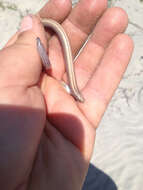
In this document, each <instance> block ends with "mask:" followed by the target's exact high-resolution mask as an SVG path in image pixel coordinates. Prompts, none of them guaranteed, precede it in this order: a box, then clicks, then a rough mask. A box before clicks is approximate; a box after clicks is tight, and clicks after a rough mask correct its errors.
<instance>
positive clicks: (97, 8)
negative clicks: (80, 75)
mask: <svg viewBox="0 0 143 190" xmlns="http://www.w3.org/2000/svg"><path fill="white" fill-rule="evenodd" d="M106 6H107V0H101V1H98V0H89V1H87V0H81V1H80V2H79V3H78V4H77V6H75V8H73V10H72V11H71V13H70V15H69V16H68V18H67V19H66V20H65V21H64V22H63V23H62V26H63V28H64V29H65V31H66V33H67V35H68V37H69V40H70V43H71V48H72V53H73V57H75V56H76V54H77V52H78V51H79V49H80V48H81V46H82V45H83V43H84V42H85V40H86V39H87V37H88V35H89V34H90V33H91V32H92V30H93V27H94V25H95V24H96V22H97V21H98V19H99V17H100V16H101V15H102V13H103V12H104V10H105V9H106ZM49 47H50V49H49V57H50V60H51V63H52V73H53V76H54V77H55V78H57V79H59V80H60V79H61V77H62V75H63V73H64V71H65V67H64V60H63V55H62V49H61V44H60V43H59V41H58V39H57V38H53V39H51V40H50V42H49ZM59 68H60V70H59Z"/></svg>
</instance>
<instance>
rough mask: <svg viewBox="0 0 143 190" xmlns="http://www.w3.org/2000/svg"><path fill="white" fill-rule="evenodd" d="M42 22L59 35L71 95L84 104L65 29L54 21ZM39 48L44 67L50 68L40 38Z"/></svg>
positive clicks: (38, 40)
mask: <svg viewBox="0 0 143 190" xmlns="http://www.w3.org/2000/svg"><path fill="white" fill-rule="evenodd" d="M41 22H42V24H43V26H44V27H46V28H50V29H52V30H53V31H54V32H55V33H56V34H57V35H58V37H59V39H60V42H61V45H62V47H63V53H64V58H65V68H66V72H67V78H68V85H69V88H70V93H71V95H72V96H73V97H74V98H75V99H76V100H77V101H79V102H84V98H83V97H82V95H81V93H80V91H79V89H78V86H77V81H76V77H75V72H74V65H73V58H72V51H71V46H70V43H69V39H68V37H67V35H66V33H65V31H64V29H63V27H62V26H61V25H60V24H59V23H57V22H56V21H54V20H52V19H41ZM37 47H38V51H39V54H40V56H41V59H42V62H43V65H44V67H46V68H49V64H50V62H49V59H48V56H47V55H46V54H45V52H46V51H45V49H44V46H43V45H42V44H41V41H40V39H39V38H37ZM46 64H47V66H46Z"/></svg>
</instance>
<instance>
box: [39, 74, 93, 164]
mask: <svg viewBox="0 0 143 190" xmlns="http://www.w3.org/2000/svg"><path fill="white" fill-rule="evenodd" d="M47 86H48V88H47ZM41 88H42V91H43V94H44V97H45V100H46V101H45V102H46V104H47V116H48V121H49V122H50V123H51V124H53V125H54V127H55V128H56V129H57V130H58V131H59V132H60V133H61V134H62V136H63V137H64V138H65V139H66V140H67V141H68V142H70V143H72V144H73V145H75V146H76V148H77V150H78V149H79V150H80V152H81V153H82V155H83V156H84V159H85V160H86V161H87V162H88V161H89V160H90V158H91V154H92V150H93V145H94V139H95V130H94V129H93V128H92V127H91V125H90V123H89V122H88V121H87V120H86V118H85V117H84V116H83V114H82V113H81V111H80V110H79V109H78V107H77V105H76V104H75V101H74V99H73V98H72V97H71V96H70V95H69V94H67V92H66V91H65V90H64V88H63V87H62V86H61V84H60V83H59V82H58V81H56V80H54V79H53V78H51V77H47V76H46V75H44V77H43V83H42V87H41ZM77 116H78V117H77ZM69 121H70V122H69Z"/></svg>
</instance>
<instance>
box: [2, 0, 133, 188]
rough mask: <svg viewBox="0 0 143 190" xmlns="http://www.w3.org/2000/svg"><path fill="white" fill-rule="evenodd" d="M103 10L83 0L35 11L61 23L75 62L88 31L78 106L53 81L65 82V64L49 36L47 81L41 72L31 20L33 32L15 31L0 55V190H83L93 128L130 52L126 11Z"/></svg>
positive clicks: (56, 1) (55, 0)
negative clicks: (126, 29) (126, 31)
mask: <svg viewBox="0 0 143 190" xmlns="http://www.w3.org/2000/svg"><path fill="white" fill-rule="evenodd" d="M106 6H107V0H100V1H98V0H89V1H86V0H81V1H80V2H79V3H78V4H77V6H76V7H75V8H74V9H73V10H72V11H71V2H70V0H63V1H60V0H51V1H50V2H49V3H47V4H46V6H45V7H44V8H43V9H42V10H41V11H40V12H39V14H40V16H41V17H45V18H52V19H55V20H56V21H58V22H60V23H61V24H62V25H63V27H64V29H65V30H66V32H67V34H68V37H69V39H70V42H71V46H72V53H73V57H75V56H76V55H77V53H78V51H79V49H80V48H81V46H82V45H83V43H84V42H85V40H86V39H87V37H88V36H89V35H90V34H91V32H92V31H93V33H92V36H91V38H90V40H89V41H88V43H87V44H86V46H85V47H84V49H83V51H82V53H81V54H80V56H79V57H78V58H77V59H76V61H75V71H76V76H77V81H78V86H79V88H80V90H81V92H82V94H83V96H84V98H85V102H84V103H78V102H76V101H75V100H74V99H73V98H72V97H71V96H70V95H68V94H67V92H65V90H64V89H63V87H62V86H61V85H60V83H59V82H58V80H65V81H66V76H65V68H64V60H63V55H62V48H61V46H60V43H59V41H58V39H57V37H55V36H54V37H53V36H51V35H50V33H49V34H48V40H49V41H48V44H49V45H48V46H49V47H48V54H49V58H50V62H51V64H52V73H51V76H52V77H50V76H47V75H46V74H44V73H41V71H42V66H41V61H40V57H39V55H38V52H37V49H36V37H37V36H39V37H40V38H41V40H42V42H43V43H44V44H45V47H46V38H45V35H44V34H45V33H44V30H43V27H42V26H41V25H40V23H39V20H38V19H37V18H36V17H34V16H32V21H33V24H32V28H31V29H30V25H28V27H27V29H28V28H29V30H27V31H23V32H22V31H21V32H20V31H18V32H17V34H16V35H15V36H14V37H13V38H12V39H11V40H10V41H9V42H8V43H7V44H6V46H5V48H4V49H3V50H2V51H1V52H0V60H1V68H0V88H1V93H0V103H1V111H0V121H1V127H0V134H1V135H0V144H1V149H0V154H1V157H0V176H1V177H0V187H2V188H3V190H4V189H6V190H13V189H18V190H26V189H30V190H33V189H34V190H36V189H37V190H39V189H40V190H41V189H51V190H54V189H62V190H64V189H66V190H67V189H74V190H79V189H81V187H82V184H83V181H84V178H85V175H86V173H87V169H88V164H89V161H90V158H91V155H92V151H93V147H94V140H95V134H96V128H97V126H98V124H99V122H100V120H101V118H102V115H103V114H104V112H105V110H106V107H107V105H108V103H109V101H110V99H111V97H112V95H113V93H114V91H115V89H116V88H117V86H118V84H119V82H120V80H121V78H122V76H123V73H124V71H125V69H126V67H127V65H128V63H129V60H130V57H131V54H132V50H133V43H132V40H131V39H130V38H129V37H128V36H127V35H125V34H123V32H124V30H125V28H126V27H127V23H128V19H127V15H126V13H125V12H124V11H123V10H121V9H120V8H111V9H107V10H106ZM57 10H58V13H57ZM105 10H106V11H105ZM104 11H105V12H104ZM103 12H104V14H103ZM102 14H103V15H102ZM101 15H102V17H101ZM99 17H101V18H100V19H99ZM25 20H28V18H26V19H25ZM95 24H96V27H95ZM93 29H94V30H93ZM55 79H57V80H55ZM40 88H41V89H40ZM41 91H42V92H41ZM43 95H44V97H43ZM46 117H47V120H48V121H47V125H46V127H45V122H46ZM7 181H8V182H7Z"/></svg>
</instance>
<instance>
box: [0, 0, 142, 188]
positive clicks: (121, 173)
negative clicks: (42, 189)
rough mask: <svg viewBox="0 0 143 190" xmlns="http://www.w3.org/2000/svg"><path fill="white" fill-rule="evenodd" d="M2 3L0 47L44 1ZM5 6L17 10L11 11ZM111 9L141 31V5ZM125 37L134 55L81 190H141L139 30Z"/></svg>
mask: <svg viewBox="0 0 143 190" xmlns="http://www.w3.org/2000/svg"><path fill="white" fill-rule="evenodd" d="M3 2H4V4H5V7H6V8H5V9H3V8H0V26H1V27H0V34H1V35H0V47H3V45H4V44H5V43H6V41H7V40H8V39H9V38H10V36H11V35H12V34H14V32H15V31H16V30H17V28H18V25H19V22H20V19H21V16H22V15H24V14H26V12H36V11H37V10H38V9H39V8H40V7H42V6H43V5H44V3H45V0H25V1H24V3H23V1H21V0H7V1H6V0H3ZM7 2H9V4H10V5H13V6H17V8H14V9H15V10H11V8H10V7H9V5H8V4H7ZM115 5H116V6H120V7H122V8H124V9H125V10H126V11H127V13H128V15H129V20H130V23H136V24H137V25H139V26H140V27H142V28H143V2H142V3H140V1H139V0H117V2H115ZM127 33H128V34H129V35H131V36H132V38H133V40H134V42H135V51H134V55H133V58H132V60H131V63H130V65H129V67H128V70H127V72H126V73H125V76H124V79H123V80H122V82H121V84H120V86H119V88H118V90H117V91H116V94H115V95H114V97H113V99H112V102H111V103H110V105H109V107H108V110H107V111H106V113H105V115H104V118H103V119H102V122H101V124H100V127H99V129H98V130H97V138H96V145H95V151H94V154H93V158H92V164H93V165H91V166H90V170H89V175H88V178H87V181H86V184H85V186H84V188H83V189H84V190H96V189H97V190H117V189H118V190H142V189H143V97H142V95H143V91H142V87H143V76H142V72H143V30H141V29H140V28H139V27H136V26H134V25H132V24H129V27H128V30H127ZM139 94H140V102H139V98H138V96H139ZM95 111H96V110H95ZM97 168H100V170H98V169H97ZM103 172H104V173H103ZM111 178H112V180H111Z"/></svg>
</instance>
